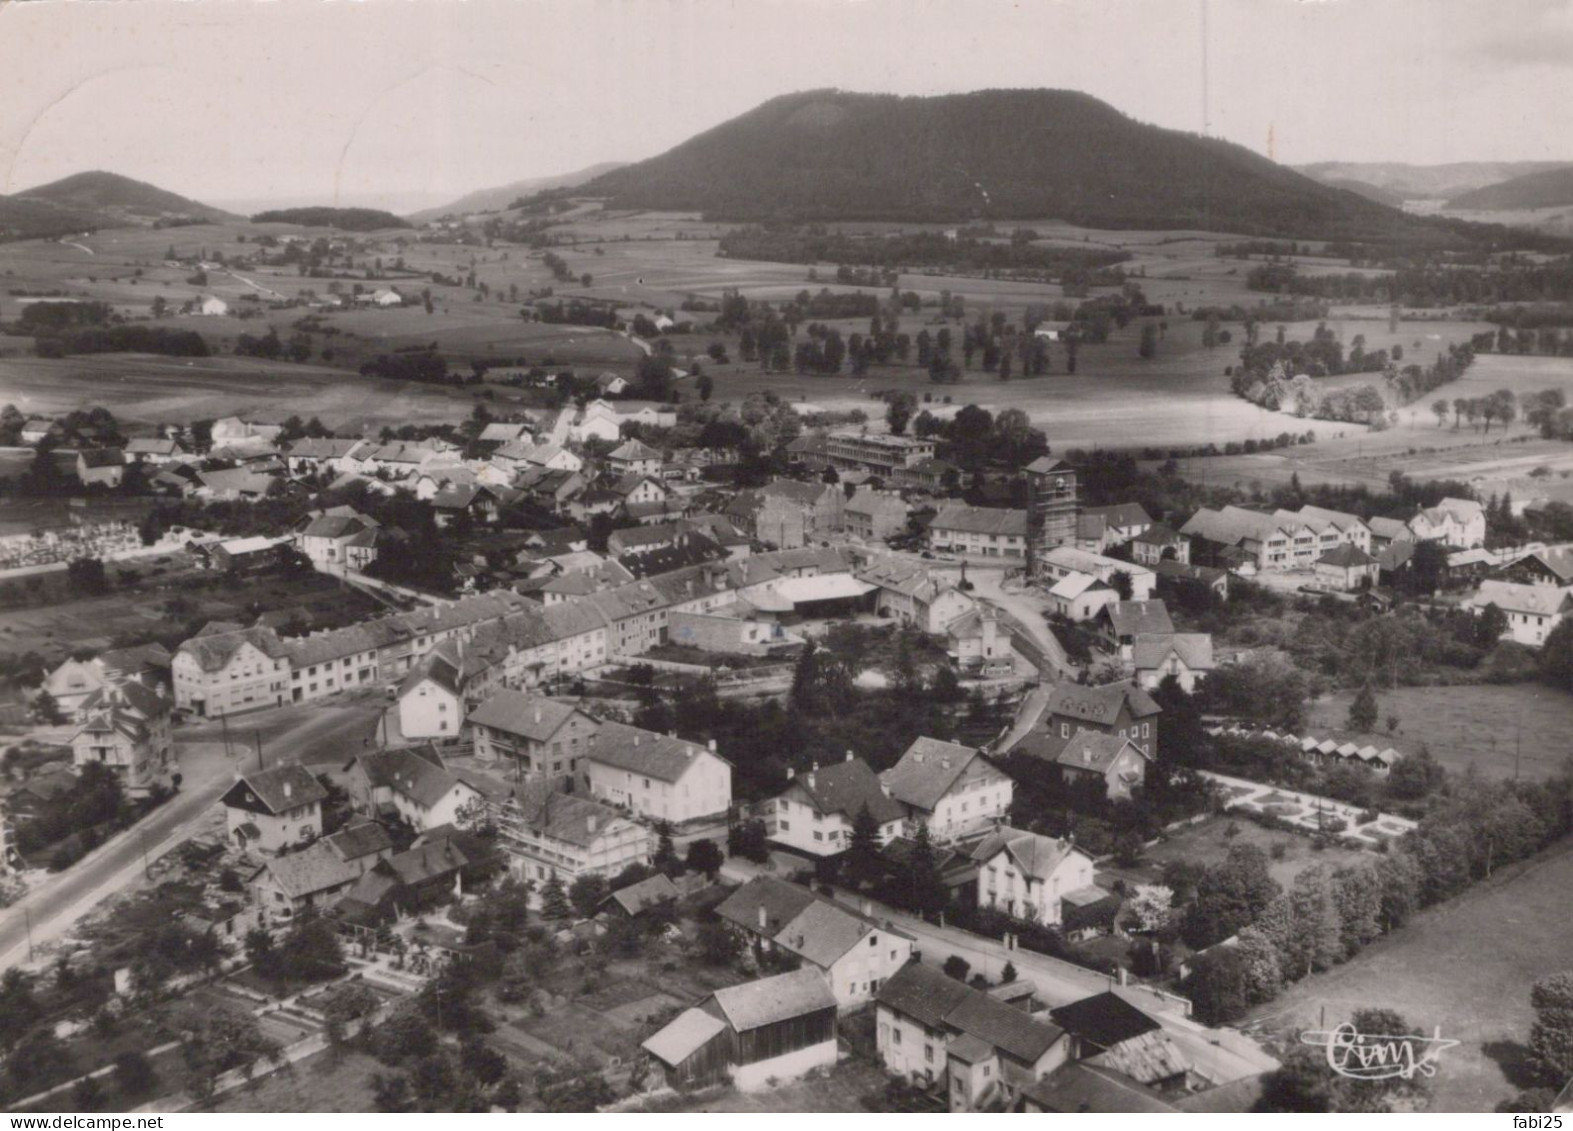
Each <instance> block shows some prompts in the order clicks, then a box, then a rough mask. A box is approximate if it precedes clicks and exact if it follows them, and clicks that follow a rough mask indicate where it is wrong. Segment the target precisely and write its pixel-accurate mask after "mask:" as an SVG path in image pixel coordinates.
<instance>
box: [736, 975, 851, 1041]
mask: <svg viewBox="0 0 1573 1131" xmlns="http://www.w3.org/2000/svg"><path fill="white" fill-rule="evenodd" d="M712 996H713V997H714V999H715V1003H716V1005H718V1006H720V1008H721V1012H722V1013H723V1014H724V1015H725V1017H726V1019H727V1023H728V1024H730V1025H731V1026H732V1028H733V1029H734V1030H736V1031H737V1032H739V1033H744V1032H748V1031H749V1030H751V1029H758V1028H761V1027H762V1026H765V1025H773V1024H775V1023H776V1022H778V1021H786V1020H789V1019H791V1018H794V1017H802V1016H804V1015H805V1014H809V1013H818V1012H819V1011H820V1010H825V1009H835V1008H836V997H835V995H834V994H833V993H831V992H830V986H829V985H827V984H826V982H825V976H824V975H823V974H821V973H820V972H819V971H818V970H816V969H815V968H814V967H812V966H804V967H803V968H802V969H800V970H793V971H792V972H791V973H789V974H777V975H776V976H775V977H773V978H761V979H759V980H758V981H757V982H744V983H743V984H742V985H740V986H731V987H729V988H727V989H724V990H717V991H716V992H715V994H714V995H712Z"/></svg>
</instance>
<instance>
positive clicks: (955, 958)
mask: <svg viewBox="0 0 1573 1131" xmlns="http://www.w3.org/2000/svg"><path fill="white" fill-rule="evenodd" d="M940 969H941V970H943V971H944V972H945V976H946V977H949V978H954V979H956V981H958V982H965V981H966V980H967V971H969V970H971V969H972V963H970V962H968V961H967V960H966V959H965V958H963V957H961V955H959V954H953V955H951V956H950V957H949V958H947V959H945V965H943V966H941V967H940Z"/></svg>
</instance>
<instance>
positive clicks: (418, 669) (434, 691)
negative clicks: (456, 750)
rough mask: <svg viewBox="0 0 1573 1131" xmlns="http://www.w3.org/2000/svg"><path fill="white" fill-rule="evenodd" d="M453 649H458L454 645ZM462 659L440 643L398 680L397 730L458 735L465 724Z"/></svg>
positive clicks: (413, 734) (422, 734) (436, 735)
mask: <svg viewBox="0 0 1573 1131" xmlns="http://www.w3.org/2000/svg"><path fill="white" fill-rule="evenodd" d="M453 650H454V651H456V650H457V648H456V647H455V648H454V649H453ZM463 665H464V661H463V658H462V656H461V655H452V654H450V648H449V647H448V646H447V645H439V646H438V647H436V648H433V649H432V650H431V651H430V652H428V653H426V655H424V656H422V657H421V658H420V659H419V660H418V661H417V662H416V664H415V666H414V667H412V668H411V669H410V671H409V674H408V675H406V676H405V677H404V678H403V679H402V680H400V681H399V690H398V703H399V733H400V734H402V735H403V736H404V737H405V738H442V739H451V738H457V737H458V735H459V732H460V730H461V729H462V728H463V726H464V710H465V706H464V667H463Z"/></svg>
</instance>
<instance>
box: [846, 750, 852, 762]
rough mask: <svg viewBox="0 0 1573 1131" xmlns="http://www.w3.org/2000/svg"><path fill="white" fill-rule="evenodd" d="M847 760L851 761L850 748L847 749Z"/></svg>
mask: <svg viewBox="0 0 1573 1131" xmlns="http://www.w3.org/2000/svg"><path fill="white" fill-rule="evenodd" d="M847 761H848V762H850V761H852V751H850V750H848V751H847Z"/></svg>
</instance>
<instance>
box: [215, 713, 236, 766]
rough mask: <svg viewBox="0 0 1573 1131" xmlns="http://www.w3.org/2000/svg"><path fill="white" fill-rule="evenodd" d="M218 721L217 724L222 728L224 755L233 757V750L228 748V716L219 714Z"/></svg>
mask: <svg viewBox="0 0 1573 1131" xmlns="http://www.w3.org/2000/svg"><path fill="white" fill-rule="evenodd" d="M218 722H219V726H221V727H223V728H224V757H226V758H233V757H234V756H235V752H234V750H232V749H231V748H230V745H229V716H228V715H220V716H219V717H218Z"/></svg>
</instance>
